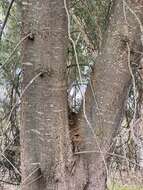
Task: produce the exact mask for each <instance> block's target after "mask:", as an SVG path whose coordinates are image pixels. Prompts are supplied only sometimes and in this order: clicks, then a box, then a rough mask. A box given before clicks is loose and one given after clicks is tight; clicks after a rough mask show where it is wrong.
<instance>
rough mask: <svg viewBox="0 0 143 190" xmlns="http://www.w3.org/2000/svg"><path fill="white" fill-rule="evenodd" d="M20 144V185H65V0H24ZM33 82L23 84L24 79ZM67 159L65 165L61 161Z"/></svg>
mask: <svg viewBox="0 0 143 190" xmlns="http://www.w3.org/2000/svg"><path fill="white" fill-rule="evenodd" d="M22 16H23V20H22V21H23V37H24V36H26V35H27V34H28V33H31V34H30V36H29V37H28V38H27V40H26V41H25V42H24V45H23V51H22V54H23V57H22V68H23V82H22V83H23V85H22V88H23V90H24V91H25V88H26V89H27V90H26V91H25V93H24V95H23V99H22V107H21V110H22V111H21V112H22V116H21V117H22V118H21V119H22V123H21V147H22V156H21V158H22V178H23V180H22V181H23V182H22V184H23V189H24V190H40V189H41V190H53V189H63V190H67V188H66V177H65V176H66V173H65V168H66V167H67V168H68V163H69V162H70V159H69V158H70V154H71V147H70V140H69V133H68V114H67V84H66V61H65V52H66V49H65V44H66V41H67V19H66V13H65V9H64V1H61V0H38V1H37V0H32V1H23V14H22ZM30 81H31V83H32V84H30V86H29V87H28V88H27V85H29V82H30ZM65 164H67V166H65Z"/></svg>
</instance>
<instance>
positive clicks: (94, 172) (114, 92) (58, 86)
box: [21, 0, 141, 190]
mask: <svg viewBox="0 0 143 190" xmlns="http://www.w3.org/2000/svg"><path fill="white" fill-rule="evenodd" d="M128 3H129V5H130V6H131V7H132V9H133V11H135V12H136V11H137V13H138V12H139V11H141V7H139V6H140V3H138V2H133V1H129V2H128ZM140 13H141V12H140ZM22 15H23V16H22V17H23V18H22V21H23V28H22V29H23V37H25V36H26V35H27V34H29V33H30V35H29V36H28V38H27V39H26V40H25V42H24V44H23V50H22V54H23V56H22V68H23V82H22V89H23V91H24V92H25V93H24V95H23V98H22V107H21V147H22V153H21V158H22V186H23V188H22V189H23V190H56V189H57V190H105V186H106V177H107V171H106V168H105V163H104V162H105V161H106V158H107V154H106V153H105V151H109V147H110V145H111V140H112V137H113V135H114V132H115V131H117V129H118V126H119V125H120V121H121V116H122V111H123V104H124V100H125V97H126V93H127V86H128V82H129V79H130V74H129V71H128V62H127V56H128V53H127V42H129V45H131V44H132V40H133V39H134V37H135V36H136V28H137V22H136V20H135V18H134V16H132V14H131V13H130V12H129V11H127V19H128V22H129V25H130V26H132V28H131V29H130V28H129V32H128V33H126V29H127V25H126V22H125V18H124V14H123V5H122V1H120V0H119V1H116V3H115V5H114V11H113V14H112V17H111V21H110V25H109V29H108V31H107V35H106V40H105V41H104V43H103V49H102V51H101V54H100V56H99V58H98V59H97V65H96V68H95V72H94V74H93V77H92V84H93V88H94V91H95V93H96V100H97V102H98V106H99V110H98V109H97V106H95V99H94V96H93V94H92V90H91V88H90V87H89V89H88V92H87V98H86V114H85V110H84V108H83V110H84V114H83V113H81V114H80V115H79V116H77V115H76V116H75V115H73V114H71V116H72V118H71V117H70V120H72V122H71V123H72V124H71V123H69V121H68V110H67V84H66V80H67V77H66V62H65V47H66V46H65V45H66V41H67V19H66V18H67V17H66V13H65V9H64V1H61V0H39V1H37V0H32V1H28V0H27V1H23V14H22ZM138 33H139V32H138ZM126 34H127V35H126ZM88 121H89V123H88ZM97 141H98V143H97ZM99 146H100V149H101V150H100V149H99ZM75 151H80V153H77V154H75ZM81 151H82V152H81ZM83 151H84V152H83ZM85 151H95V152H98V153H95V152H94V153H91V152H90V153H88V154H87V153H86V154H85ZM101 151H103V154H100V153H101ZM103 157H104V159H103Z"/></svg>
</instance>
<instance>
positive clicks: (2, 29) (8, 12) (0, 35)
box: [0, 0, 15, 40]
mask: <svg viewBox="0 0 143 190" xmlns="http://www.w3.org/2000/svg"><path fill="white" fill-rule="evenodd" d="M14 1H15V0H11V2H10V4H9V7H8V9H7V12H6V16H5V19H4V22H3V25H2V27H1V28H0V40H1V38H2V34H3V31H4V28H5V26H6V23H7V21H8V17H9V15H10V10H11V8H12V5H13V3H14Z"/></svg>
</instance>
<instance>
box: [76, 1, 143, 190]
mask: <svg viewBox="0 0 143 190" xmlns="http://www.w3.org/2000/svg"><path fill="white" fill-rule="evenodd" d="M141 4H142V3H141V2H137V1H127V5H128V6H129V7H130V8H131V11H132V12H131V11H130V10H129V9H128V8H127V7H126V4H125V12H126V15H125V14H124V7H123V1H115V4H114V7H113V12H112V16H111V18H110V23H109V28H108V31H107V34H105V40H104V43H103V48H102V51H101V54H100V55H99V57H98V58H97V60H96V65H95V70H94V73H93V76H92V80H91V84H92V85H90V87H89V89H88V91H87V94H86V100H85V108H84V105H83V113H81V115H80V116H79V119H78V122H77V126H76V127H77V128H78V130H79V131H81V132H80V133H79V135H81V136H82V138H83V142H82V143H81V145H80V146H79V145H77V146H78V148H77V149H78V150H79V153H77V154H78V155H80V156H81V158H82V156H83V155H84V156H85V160H84V161H85V162H86V163H87V160H88V165H87V168H88V173H87V179H88V182H87V186H86V190H105V188H106V179H107V174H108V163H107V160H108V159H107V158H108V156H109V155H108V154H107V152H109V151H110V149H111V148H112V140H113V137H114V136H115V135H116V133H117V132H118V128H119V126H120V124H121V120H122V115H123V109H124V102H125V100H126V97H127V91H128V85H129V82H130V79H131V76H130V72H129V64H130V63H129V60H128V55H129V53H130V52H128V48H127V46H128V45H129V46H130V49H131V50H132V48H133V47H134V48H138V46H140V44H134V43H133V42H136V39H137V38H138V37H141V31H140V29H139V25H138V21H137V19H136V16H135V14H136V15H137V16H138V18H139V19H140V18H141V17H142V16H143V15H142V6H141ZM133 12H134V13H135V14H134V13H133ZM126 19H127V20H126ZM127 22H128V25H127ZM134 56H135V55H134V54H131V60H130V61H133V58H134ZM93 90H94V92H95V94H94V95H93ZM97 104H98V105H97Z"/></svg>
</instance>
